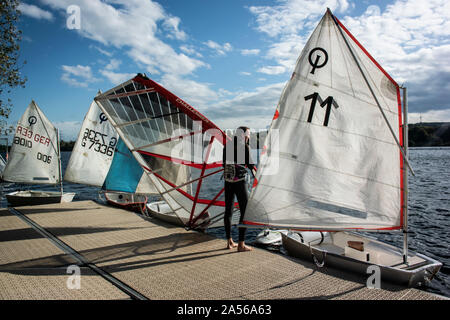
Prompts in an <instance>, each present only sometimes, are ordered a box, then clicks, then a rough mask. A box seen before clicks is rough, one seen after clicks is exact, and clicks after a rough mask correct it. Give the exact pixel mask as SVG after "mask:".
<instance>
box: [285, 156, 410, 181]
mask: <svg viewBox="0 0 450 320" xmlns="http://www.w3.org/2000/svg"><path fill="white" fill-rule="evenodd" d="M280 155H284V156H283V157H282V158H283V159H286V160H290V161H294V162H297V163H301V164H303V165H306V166H310V167H315V168H318V169H323V170H326V171H331V172H335V173H339V174H342V175H346V176H350V177H354V178H359V179H361V180H365V181H371V182H375V183H379V184H382V185H385V186H388V187H392V188H395V189H399V190H401V188H400V186H395V185H392V184H389V183H386V182H382V181H378V180H375V179H372V178H368V177H361V176H357V175H355V174H350V173H346V172H344V171H338V170H334V169H330V168H326V167H321V166H318V165H314V164H311V163H309V162H303V161H300V160H296V159H293V158H292V157H289V156H286V155H287V153H284V152H280ZM280 158H281V157H280Z"/></svg>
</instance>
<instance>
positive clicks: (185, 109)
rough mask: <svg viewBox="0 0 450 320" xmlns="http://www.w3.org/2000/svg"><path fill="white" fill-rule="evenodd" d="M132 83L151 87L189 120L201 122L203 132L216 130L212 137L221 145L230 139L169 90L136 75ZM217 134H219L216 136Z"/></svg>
mask: <svg viewBox="0 0 450 320" xmlns="http://www.w3.org/2000/svg"><path fill="white" fill-rule="evenodd" d="M133 81H135V82H138V83H140V84H142V85H143V86H145V87H151V88H154V89H155V91H156V92H158V93H159V94H161V95H162V96H164V97H165V98H166V99H167V100H168V101H170V103H171V104H173V105H174V106H175V107H177V108H178V109H179V110H181V111H182V112H184V113H185V114H187V115H188V116H189V117H190V118H191V119H193V120H197V121H201V122H202V129H203V131H207V130H209V129H214V131H216V130H218V132H214V135H215V137H216V139H217V140H219V141H220V142H221V143H222V144H224V143H225V142H226V139H227V138H228V139H230V138H229V137H228V136H227V135H226V134H225V133H224V132H223V131H222V130H220V128H219V127H217V126H216V125H215V124H214V123H212V122H211V121H210V120H209V119H208V118H206V117H205V116H204V115H203V114H201V113H200V112H198V111H197V110H196V109H194V108H193V107H192V106H191V105H189V104H188V103H187V102H185V101H183V100H182V99H180V98H178V97H177V96H176V95H174V94H173V93H172V92H170V91H169V90H167V89H165V88H164V87H162V86H160V85H159V84H158V83H156V82H155V81H153V80H151V79H148V78H144V77H142V76H141V75H137V76H136V77H134V78H133ZM218 133H219V134H218Z"/></svg>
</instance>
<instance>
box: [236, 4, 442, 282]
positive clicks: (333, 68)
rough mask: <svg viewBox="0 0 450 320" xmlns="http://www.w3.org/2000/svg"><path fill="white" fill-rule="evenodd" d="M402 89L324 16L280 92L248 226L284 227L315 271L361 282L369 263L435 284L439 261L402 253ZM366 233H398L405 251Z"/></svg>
mask: <svg viewBox="0 0 450 320" xmlns="http://www.w3.org/2000/svg"><path fill="white" fill-rule="evenodd" d="M400 89H401V88H400V87H399V85H398V84H397V83H396V82H395V81H394V80H393V79H392V77H390V76H389V74H388V73H387V72H386V71H385V70H384V69H383V68H382V67H381V66H380V65H379V64H378V63H377V62H376V61H375V59H373V57H372V56H371V55H370V54H369V53H368V52H367V50H366V49H365V48H364V47H363V46H362V45H361V44H360V43H359V42H358V41H357V40H356V38H355V37H354V36H353V35H352V34H351V33H350V32H349V31H348V30H347V29H346V28H345V27H344V26H343V24H342V23H341V22H340V21H339V20H338V19H337V18H336V17H335V16H334V15H333V14H332V13H331V11H330V10H327V12H326V13H325V15H324V16H323V18H322V19H321V21H320V23H319V25H318V26H317V27H316V29H315V30H314V32H313V33H312V34H311V36H310V38H309V40H308V42H307V43H306V45H305V47H304V49H303V51H302V53H301V55H300V57H299V59H298V60H297V64H296V67H295V70H294V73H293V74H292V77H291V79H290V81H289V82H288V83H287V85H286V87H285V89H284V91H283V93H282V95H281V98H280V101H279V104H278V106H277V109H276V111H275V115H274V118H273V120H272V124H271V127H270V129H269V134H268V137H267V139H266V142H265V153H264V154H262V157H261V165H260V167H259V170H258V173H257V177H256V178H257V180H258V184H257V186H256V188H254V189H253V191H252V193H251V195H250V199H249V203H248V206H247V209H246V216H245V221H244V224H245V225H247V226H248V227H250V226H256V227H259V228H261V227H267V228H275V229H288V230H290V232H289V234H282V235H281V236H282V241H283V246H284V248H285V249H286V250H287V251H288V253H289V254H290V255H293V256H296V257H299V258H302V259H308V260H310V259H311V257H312V258H313V261H314V262H315V263H316V264H317V265H318V266H323V265H327V266H334V267H337V268H342V269H345V270H347V271H352V272H357V273H362V274H365V275H367V272H368V268H369V266H372V265H374V266H377V267H378V268H379V270H380V273H381V280H386V281H391V282H397V283H400V284H403V285H407V286H416V285H419V284H423V283H425V282H426V281H429V280H431V279H432V278H433V276H434V275H435V274H436V273H437V272H438V271H439V269H440V267H441V266H442V264H441V263H440V262H438V261H436V260H434V259H432V258H430V257H426V256H424V255H422V254H419V253H415V252H412V251H411V250H408V223H407V217H408V211H407V208H408V205H407V198H408V194H407V191H408V184H407V183H408V179H407V178H408V171H407V169H410V170H411V171H412V169H411V168H410V164H409V162H408V158H407V140H408V139H407V95H406V89H403V98H402V96H401V94H400ZM402 102H403V108H402ZM294 137H295V139H294ZM356 231H358V232H359V233H356ZM369 231H372V232H395V231H400V232H403V234H404V241H403V242H404V243H403V249H400V248H397V247H395V246H391V245H388V244H386V243H383V242H381V241H377V240H375V239H374V238H372V237H368V236H363V235H362V234H361V233H362V232H369Z"/></svg>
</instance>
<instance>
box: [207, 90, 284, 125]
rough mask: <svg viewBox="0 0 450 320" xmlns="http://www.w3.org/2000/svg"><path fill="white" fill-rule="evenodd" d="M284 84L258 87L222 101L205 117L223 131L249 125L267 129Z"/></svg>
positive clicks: (209, 110)
mask: <svg viewBox="0 0 450 320" xmlns="http://www.w3.org/2000/svg"><path fill="white" fill-rule="evenodd" d="M284 85H285V84H284V83H275V84H270V85H267V86H263V87H257V88H255V89H254V90H251V91H243V92H239V93H237V94H236V95H235V96H234V97H232V98H230V99H222V100H221V101H219V102H218V103H215V104H214V106H213V107H209V108H208V109H207V110H205V113H204V115H205V116H206V117H208V118H210V119H211V120H212V121H214V122H215V123H216V124H217V125H218V126H220V127H221V128H222V129H225V128H229V129H231V128H236V127H238V126H240V125H243V124H247V125H249V126H250V127H251V128H254V129H257V128H265V127H266V126H267V125H269V124H270V121H271V120H272V117H273V113H274V112H275V109H276V106H277V104H278V100H279V99H280V95H281V91H282V89H283V87H284Z"/></svg>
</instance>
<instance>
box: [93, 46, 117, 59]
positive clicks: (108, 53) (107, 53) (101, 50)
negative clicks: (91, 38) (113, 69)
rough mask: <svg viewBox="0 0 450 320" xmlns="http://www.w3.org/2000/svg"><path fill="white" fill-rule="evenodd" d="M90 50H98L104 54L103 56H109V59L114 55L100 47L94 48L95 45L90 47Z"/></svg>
mask: <svg viewBox="0 0 450 320" xmlns="http://www.w3.org/2000/svg"><path fill="white" fill-rule="evenodd" d="M89 48H90V49H95V50H97V51H98V52H100V53H101V54H103V55H105V56H107V57H112V53H111V52H109V51H106V50H103V49H102V48H99V47H97V46H94V45H92V44H91V45H89Z"/></svg>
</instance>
